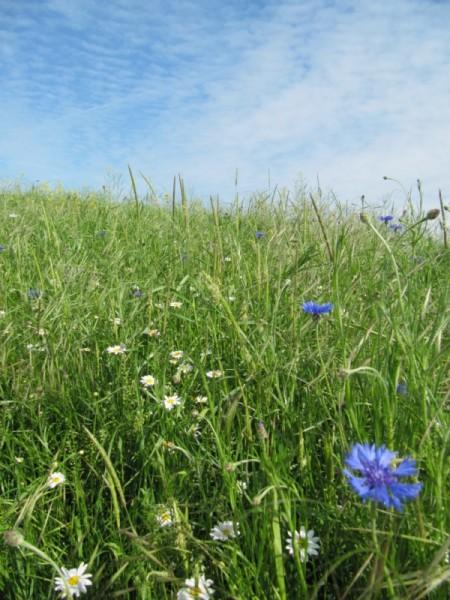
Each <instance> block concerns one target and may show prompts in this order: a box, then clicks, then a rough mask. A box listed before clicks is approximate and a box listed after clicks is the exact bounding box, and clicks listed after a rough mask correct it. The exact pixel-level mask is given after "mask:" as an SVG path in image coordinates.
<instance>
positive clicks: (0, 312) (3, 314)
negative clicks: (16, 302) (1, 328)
mask: <svg viewBox="0 0 450 600" xmlns="http://www.w3.org/2000/svg"><path fill="white" fill-rule="evenodd" d="M5 315H6V310H0V318H3V317H4V316H5Z"/></svg>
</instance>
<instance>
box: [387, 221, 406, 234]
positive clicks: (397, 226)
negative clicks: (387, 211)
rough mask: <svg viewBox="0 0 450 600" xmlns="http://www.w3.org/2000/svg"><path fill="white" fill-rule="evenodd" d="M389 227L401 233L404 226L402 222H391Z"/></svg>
mask: <svg viewBox="0 0 450 600" xmlns="http://www.w3.org/2000/svg"><path fill="white" fill-rule="evenodd" d="M389 229H390V230H391V231H393V232H394V233H401V232H402V231H403V229H404V227H403V225H401V224H400V223H391V224H390V225H389Z"/></svg>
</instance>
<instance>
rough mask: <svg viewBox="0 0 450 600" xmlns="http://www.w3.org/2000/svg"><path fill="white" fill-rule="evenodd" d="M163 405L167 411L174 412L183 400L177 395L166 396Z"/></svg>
mask: <svg viewBox="0 0 450 600" xmlns="http://www.w3.org/2000/svg"><path fill="white" fill-rule="evenodd" d="M163 404H164V408H165V409H166V410H173V409H174V408H175V406H179V405H180V404H181V398H180V396H177V395H176V394H174V395H173V396H164V400H163Z"/></svg>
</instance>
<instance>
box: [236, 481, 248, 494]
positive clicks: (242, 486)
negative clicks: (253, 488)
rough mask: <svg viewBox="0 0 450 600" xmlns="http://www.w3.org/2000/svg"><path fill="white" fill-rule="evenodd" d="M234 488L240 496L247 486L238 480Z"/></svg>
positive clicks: (244, 482)
mask: <svg viewBox="0 0 450 600" xmlns="http://www.w3.org/2000/svg"><path fill="white" fill-rule="evenodd" d="M236 487H237V489H238V492H239V493H240V494H243V493H244V492H245V490H246V489H247V488H248V485H247V482H246V481H241V480H240V479H238V480H237V481H236Z"/></svg>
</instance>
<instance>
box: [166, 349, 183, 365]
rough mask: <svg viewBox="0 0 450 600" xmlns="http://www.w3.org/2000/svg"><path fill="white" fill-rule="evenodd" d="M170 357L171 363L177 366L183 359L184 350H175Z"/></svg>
mask: <svg viewBox="0 0 450 600" xmlns="http://www.w3.org/2000/svg"><path fill="white" fill-rule="evenodd" d="M169 356H170V358H169V362H170V363H172V364H173V365H176V364H177V362H178V361H180V360H181V359H182V358H183V356H184V352H183V350H173V351H172V352H171V353H170V354H169Z"/></svg>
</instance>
